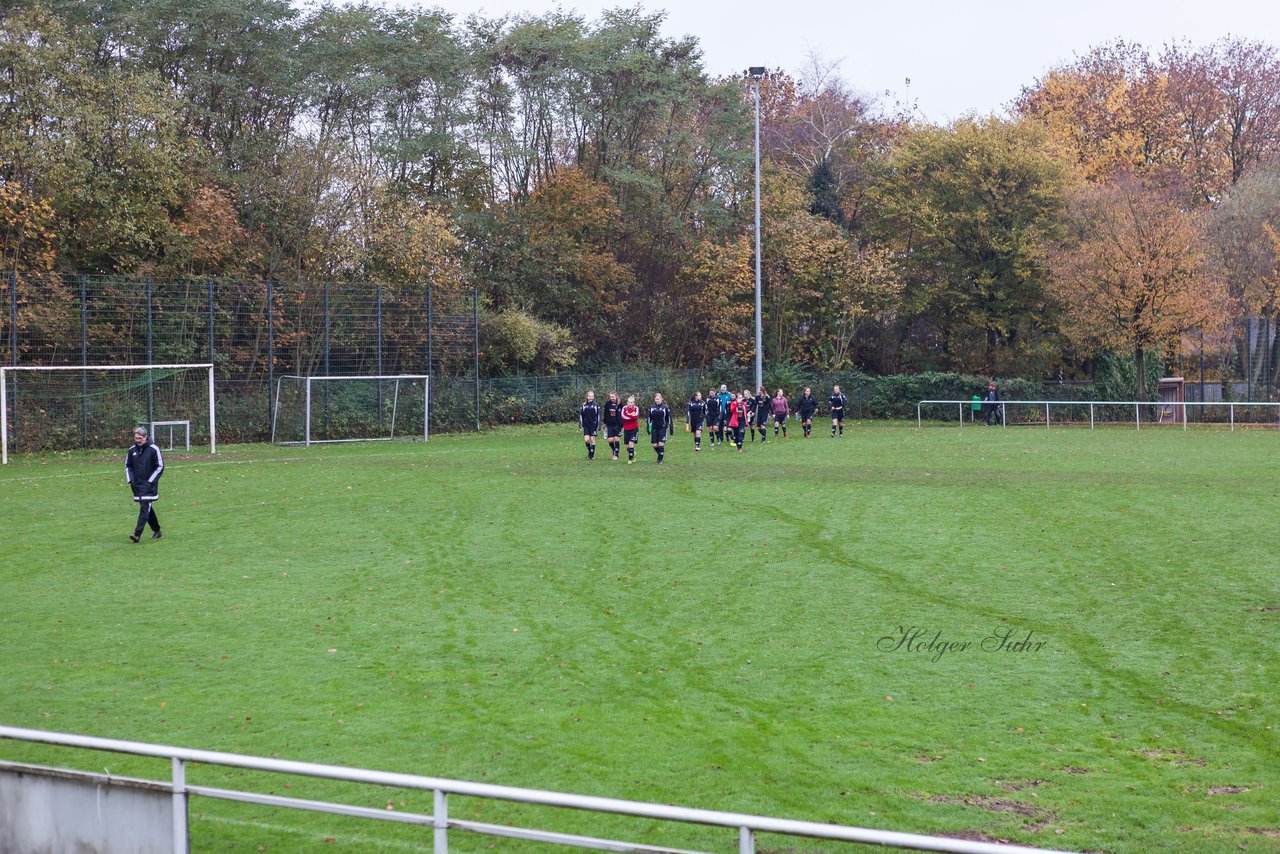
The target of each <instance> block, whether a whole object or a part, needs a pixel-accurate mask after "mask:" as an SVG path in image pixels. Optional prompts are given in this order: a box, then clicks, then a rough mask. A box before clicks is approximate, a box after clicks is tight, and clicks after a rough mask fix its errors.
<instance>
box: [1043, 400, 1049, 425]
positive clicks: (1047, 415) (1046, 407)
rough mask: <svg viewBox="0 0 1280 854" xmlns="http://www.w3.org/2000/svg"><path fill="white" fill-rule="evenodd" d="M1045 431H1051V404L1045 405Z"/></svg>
mask: <svg viewBox="0 0 1280 854" xmlns="http://www.w3.org/2000/svg"><path fill="white" fill-rule="evenodd" d="M1044 429H1046V430H1048V429H1049V404H1047V403H1046V404H1045V405H1044Z"/></svg>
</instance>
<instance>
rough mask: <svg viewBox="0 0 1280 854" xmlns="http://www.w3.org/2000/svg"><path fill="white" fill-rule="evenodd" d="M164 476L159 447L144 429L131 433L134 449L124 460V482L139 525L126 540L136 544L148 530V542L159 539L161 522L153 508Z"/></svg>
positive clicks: (131, 448) (131, 449) (132, 447)
mask: <svg viewBox="0 0 1280 854" xmlns="http://www.w3.org/2000/svg"><path fill="white" fill-rule="evenodd" d="M162 474H164V456H163V455H162V454H161V453H160V446H159V445H157V444H156V443H155V442H152V441H151V437H150V434H149V433H148V432H147V428H146V427H138V428H137V429H135V430H134V431H133V445H132V446H131V447H130V448H129V450H128V452H127V453H126V454H125V456H124V479H125V482H126V483H128V484H129V488H130V489H131V490H133V500H134V501H136V502H138V524H137V525H135V526H134V529H133V533H132V534H130V535H129V539H130V540H132V541H133V542H135V543H136V542H138V540H140V539H142V532H143V530H144V529H145V528H146V527H147V526H148V525H150V526H151V539H153V540H158V539H160V536H161V534H160V519H159V518H158V517H157V516H156V511H155V508H154V507H153V506H152V505H153V504H154V503H155V502H156V500H157V499H159V498H160V475H162Z"/></svg>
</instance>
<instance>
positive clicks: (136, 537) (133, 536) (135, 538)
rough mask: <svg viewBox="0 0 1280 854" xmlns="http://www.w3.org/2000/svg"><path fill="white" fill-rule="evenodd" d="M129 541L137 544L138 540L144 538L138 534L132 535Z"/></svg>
mask: <svg viewBox="0 0 1280 854" xmlns="http://www.w3.org/2000/svg"><path fill="white" fill-rule="evenodd" d="M129 539H131V540H133V541H134V542H135V543H136V542H137V541H138V540H140V539H142V537H140V536H138V535H137V534H130V535H129Z"/></svg>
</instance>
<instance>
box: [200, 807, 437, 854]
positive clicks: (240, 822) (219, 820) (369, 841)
mask: <svg viewBox="0 0 1280 854" xmlns="http://www.w3.org/2000/svg"><path fill="white" fill-rule="evenodd" d="M304 812H305V811H304ZM367 820H368V821H376V819H367ZM197 821H208V822H212V823H214V824H231V825H235V826H237V827H257V828H261V829H262V830H270V831H272V832H274V833H289V834H292V835H294V836H306V837H308V838H312V839H314V838H315V836H316V833H315V832H314V831H310V830H302V829H301V828H297V827H291V826H290V825H287V824H272V823H270V822H265V821H248V820H246V819H241V818H225V817H223V816H219V815H202V816H200V817H199V818H195V819H194V821H193V822H192V823H193V824H194V823H195V822H197ZM416 827H418V828H419V829H420V830H425V831H426V832H428V833H429V832H430V831H431V825H429V824H426V825H416ZM325 835H326V836H333V837H335V838H337V839H338V840H339V841H342V842H356V843H360V844H361V845H377V846H379V847H383V848H399V849H400V850H401V851H431V850H433V849H432V846H430V845H414V844H413V843H412V842H402V841H400V840H398V839H373V838H370V837H368V836H364V835H363V834H353V833H341V832H331V833H326V834H325Z"/></svg>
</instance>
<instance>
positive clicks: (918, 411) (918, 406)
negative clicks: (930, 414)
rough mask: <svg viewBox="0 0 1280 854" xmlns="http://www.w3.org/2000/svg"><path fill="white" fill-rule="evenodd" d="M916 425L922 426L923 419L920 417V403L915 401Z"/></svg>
mask: <svg viewBox="0 0 1280 854" xmlns="http://www.w3.org/2000/svg"><path fill="white" fill-rule="evenodd" d="M916 426H917V427H923V426H924V421H923V420H921V418H920V404H919V403H917V404H916Z"/></svg>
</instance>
